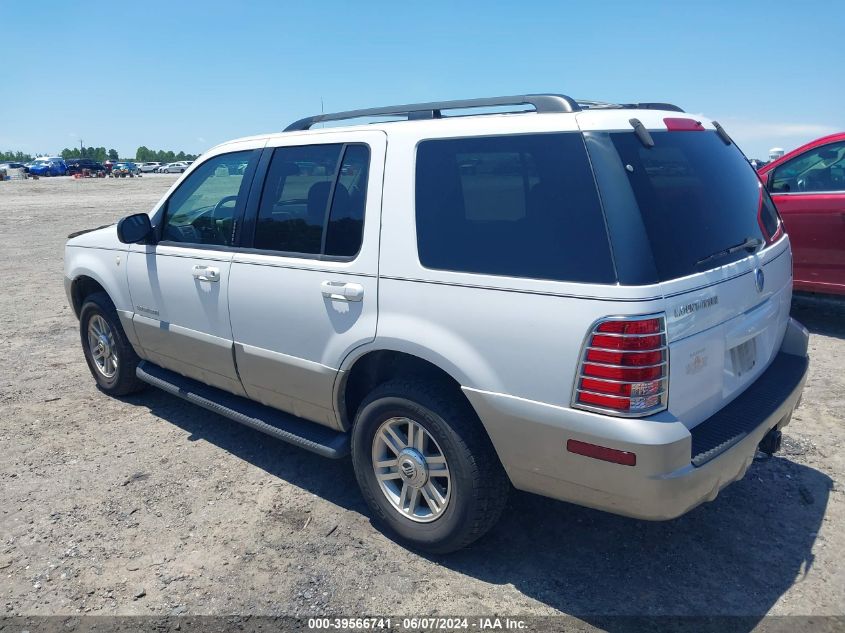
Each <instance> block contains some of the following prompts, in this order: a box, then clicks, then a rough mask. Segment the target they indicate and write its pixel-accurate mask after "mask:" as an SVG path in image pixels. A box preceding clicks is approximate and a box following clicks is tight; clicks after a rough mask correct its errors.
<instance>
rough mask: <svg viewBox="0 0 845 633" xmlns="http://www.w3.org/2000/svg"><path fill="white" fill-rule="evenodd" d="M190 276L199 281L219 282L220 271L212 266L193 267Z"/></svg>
mask: <svg viewBox="0 0 845 633" xmlns="http://www.w3.org/2000/svg"><path fill="white" fill-rule="evenodd" d="M191 274H192V275H193V276H194V279H199V280H200V281H220V269H219V268H214V267H212V266H194V268H193V270H192V271H191Z"/></svg>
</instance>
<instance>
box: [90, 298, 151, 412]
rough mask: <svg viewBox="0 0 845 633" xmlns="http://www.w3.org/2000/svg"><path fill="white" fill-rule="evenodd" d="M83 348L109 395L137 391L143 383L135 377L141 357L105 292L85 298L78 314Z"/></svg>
mask: <svg viewBox="0 0 845 633" xmlns="http://www.w3.org/2000/svg"><path fill="white" fill-rule="evenodd" d="M79 334H80V338H81V339H82V350H83V353H84V354H85V361H86V362H87V363H88V369H90V370H91V375H92V376H94V380H96V381H97V385H98V386H99V387H100V389H102V390H103V391H105V392H106V393H107V394H109V395H112V396H125V395H127V394H130V393H134V392H136V391H140V390H141V389H143V388H144V387H145V384H144V383H143V382H141V381H140V380H138V378H137V377H136V376H135V369H136V368H137V367H138V363H139V362H140V360H141V359H140V358H139V357H138V355H137V354H136V353H135V350H134V349H132V345H131V344H130V343H129V341H128V340H127V339H126V334H125V333H124V332H123V327H121V325H120V319H119V318H118V316H117V310H115V307H114V304H113V303H112V302H111V299H109V296H108V295H107V294H106V293H104V292H97V293H94V294H92V295H90V296H88V297H87V298H86V299H85V303H83V304H82V310H81V311H80V313H79Z"/></svg>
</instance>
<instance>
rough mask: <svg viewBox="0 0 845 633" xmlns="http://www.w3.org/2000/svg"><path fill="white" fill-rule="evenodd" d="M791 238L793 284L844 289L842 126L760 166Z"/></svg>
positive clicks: (813, 289) (844, 151)
mask: <svg viewBox="0 0 845 633" xmlns="http://www.w3.org/2000/svg"><path fill="white" fill-rule="evenodd" d="M759 174H760V179H761V180H762V181H763V182H764V183H765V185H766V189H768V191H769V193H770V194H771V196H772V199H773V200H774V202H775V205H776V206H777V208H778V211H780V214H781V217H783V223H784V226H785V228H786V231H787V233H789V239H790V241H791V242H792V255H793V258H794V261H793V271H794V274H795V289H796V290H803V291H807V292H824V293H834V294H840V295H845V132H840V133H838V134H831V135H830V136H825V137H823V138H820V139H816V140H815V141H812V142H810V143H807V144H806V145H803V146H801V147H799V148H798V149H796V150H793V151H791V152H789V153H788V154H785V155H783V156H781V157H780V158H778V159H777V160H776V161H773V162H771V163H769V164H768V165H765V166H764V167H761V168H760V170H759Z"/></svg>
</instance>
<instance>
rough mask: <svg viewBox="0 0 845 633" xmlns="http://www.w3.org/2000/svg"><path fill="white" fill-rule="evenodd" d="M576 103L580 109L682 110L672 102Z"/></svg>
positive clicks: (585, 101) (586, 101)
mask: <svg viewBox="0 0 845 633" xmlns="http://www.w3.org/2000/svg"><path fill="white" fill-rule="evenodd" d="M578 105H579V106H580V107H581V109H582V110H671V111H672V112H683V111H684V110H683V108H681V107H679V106H676V105H674V104H672V103H658V102H645V103H609V102H607V101H590V100H587V99H578Z"/></svg>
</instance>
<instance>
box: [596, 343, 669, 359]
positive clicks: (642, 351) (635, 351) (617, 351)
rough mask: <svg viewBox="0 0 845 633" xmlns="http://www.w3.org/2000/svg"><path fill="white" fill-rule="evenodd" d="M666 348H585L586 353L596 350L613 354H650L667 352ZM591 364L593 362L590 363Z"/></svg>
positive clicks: (664, 346)
mask: <svg viewBox="0 0 845 633" xmlns="http://www.w3.org/2000/svg"><path fill="white" fill-rule="evenodd" d="M668 349H669V348H668V346H666V345H663V346H661V347H648V348H646V349H610V348H607V347H594V346H593V345H590V346H589V347H588V348H587V351H590V350H596V351H597V352H611V353H614V354H651V353H653V352H662V351H664V350H668ZM590 362H591V363H592V362H593V361H590Z"/></svg>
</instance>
